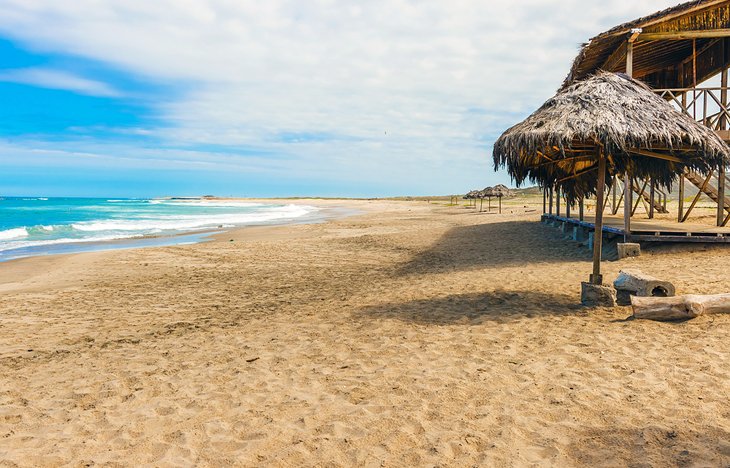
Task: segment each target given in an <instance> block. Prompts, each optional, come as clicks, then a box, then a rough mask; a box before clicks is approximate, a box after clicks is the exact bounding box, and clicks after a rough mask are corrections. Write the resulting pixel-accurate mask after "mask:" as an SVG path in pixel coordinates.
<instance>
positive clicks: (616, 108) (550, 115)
mask: <svg viewBox="0 0 730 468" xmlns="http://www.w3.org/2000/svg"><path fill="white" fill-rule="evenodd" d="M728 67H730V0H723V1H718V0H695V1H691V2H687V3H684V4H681V5H678V6H675V7H673V8H669V9H667V10H663V11H660V12H657V13H655V14H653V15H650V16H646V17H643V18H640V19H637V20H635V21H631V22H629V23H625V24H622V25H620V26H617V27H615V28H612V29H610V30H608V31H606V32H604V33H602V34H599V35H598V36H596V37H594V38H593V39H591V40H590V41H589V42H588V43H587V44H585V45H584V46H583V47H582V49H581V51H580V53H579V55H578V57H576V59H575V61H574V63H573V65H572V67H571V70H570V72H569V74H568V76H567V78H566V79H565V81H564V83H563V84H562V87H561V89H560V90H559V91H558V93H557V94H556V95H555V96H554V97H553V98H551V99H550V100H548V101H547V102H546V103H545V104H544V105H543V106H542V107H541V108H540V109H538V110H537V111H536V112H535V113H533V114H532V115H531V116H530V117H528V118H527V119H526V120H525V121H524V122H521V123H519V124H517V125H515V126H514V127H512V128H511V129H509V130H507V131H506V132H505V133H504V134H503V135H502V136H501V137H500V139H499V140H498V141H497V142H496V143H495V147H494V161H495V168H499V167H503V166H506V167H507V168H508V170H509V172H510V175H511V176H512V177H513V179H514V180H515V181H516V182H517V183H518V185H519V184H520V183H521V182H523V181H525V180H532V181H533V182H537V183H538V184H539V185H540V186H541V187H542V189H543V193H544V196H543V207H544V208H543V211H544V214H543V219H544V220H548V221H553V222H558V223H562V224H563V226H566V225H571V224H572V225H573V226H574V227H575V228H579V229H581V230H583V231H584V232H589V231H593V233H594V234H593V239H594V241H593V247H594V270H593V275H591V283H593V284H601V275H600V257H601V254H600V245H601V239H602V237H603V236H604V235H605V234H608V235H611V236H620V237H622V238H623V239H624V241H625V242H631V241H633V242H654V241H659V242H719V243H730V197H728V193H727V192H728V191H729V189H727V188H726V187H727V185H728V184H729V183H730V179H729V178H728V175H729V174H728V171H727V167H728V166H729V165H730V147H728V145H727V143H728V141H730V102H729V100H728ZM713 81H714V82H716V84H712V85H709V84H708V83H711V82H713ZM612 112H613V114H611V113H612ZM576 113H578V114H581V116H580V117H577V116H576ZM665 123H666V125H665ZM689 186H694V187H695V189H696V195H695V196H693V197H692V198H691V199H686V198H685V197H686V193H685V189H687V188H688V187H689ZM672 190H677V192H678V193H671V191H672ZM687 191H688V192H689V190H687ZM703 196H705V197H707V198H709V199H710V200H711V201H712V202H713V203H714V205H715V209H714V211H713V217H712V218H713V226H711V225H708V224H694V223H692V222H691V218H690V216H691V215H692V212H693V210H694V209H695V208H696V206H697V203H698V201H699V200H700V198H701V197H703ZM587 198H588V199H590V202H592V204H593V206H592V208H593V210H590V211H593V213H594V214H593V215H592V216H589V213H588V212H589V210H588V209H587V207H586V206H585V204H586V199H587ZM675 198H678V201H677V203H674V202H673V201H671V202H670V200H674V199H675ZM640 205H641V206H643V207H644V211H645V213H646V216H642V217H641V218H640V219H636V218H637V217H638V216H637V208H638V207H639V206H640ZM576 208H577V209H576ZM670 209H672V210H675V209H676V216H674V215H672V216H671V217H670V216H668V212H669V210H670ZM576 211H577V216H576ZM657 213H662V214H663V216H660V217H658V218H660V219H654V218H655V217H656V214H657ZM647 218H648V219H647ZM688 221H689V222H688ZM596 232H600V233H601V235H598V234H597V233H596ZM596 244H597V245H596Z"/></svg>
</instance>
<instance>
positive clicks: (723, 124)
mask: <svg viewBox="0 0 730 468" xmlns="http://www.w3.org/2000/svg"><path fill="white" fill-rule="evenodd" d="M724 43H725V42H724V41H723V44H724ZM720 102H721V103H722V109H721V110H720V130H727V68H725V69H724V70H723V71H722V73H720Z"/></svg>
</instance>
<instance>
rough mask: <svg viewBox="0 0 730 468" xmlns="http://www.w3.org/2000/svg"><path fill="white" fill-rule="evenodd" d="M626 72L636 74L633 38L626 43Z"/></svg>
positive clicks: (630, 74)
mask: <svg viewBox="0 0 730 468" xmlns="http://www.w3.org/2000/svg"><path fill="white" fill-rule="evenodd" d="M626 74H627V75H629V76H634V42H633V41H632V40H631V39H629V41H628V42H627V43H626Z"/></svg>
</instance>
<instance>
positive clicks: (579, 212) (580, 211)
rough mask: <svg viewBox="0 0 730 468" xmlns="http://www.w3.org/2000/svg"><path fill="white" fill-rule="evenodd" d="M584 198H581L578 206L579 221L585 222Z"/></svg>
mask: <svg viewBox="0 0 730 468" xmlns="http://www.w3.org/2000/svg"><path fill="white" fill-rule="evenodd" d="M583 202H584V200H583V197H580V204H579V205H578V219H579V220H581V221H583V209H584V208H583Z"/></svg>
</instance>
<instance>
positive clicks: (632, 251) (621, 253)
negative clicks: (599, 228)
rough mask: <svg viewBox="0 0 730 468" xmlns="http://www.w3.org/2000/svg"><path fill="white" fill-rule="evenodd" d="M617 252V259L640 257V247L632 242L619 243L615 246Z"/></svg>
mask: <svg viewBox="0 0 730 468" xmlns="http://www.w3.org/2000/svg"><path fill="white" fill-rule="evenodd" d="M616 249H617V250H618V259H619V260H621V259H624V258H627V257H639V256H640V255H641V245H639V244H636V243H633V242H619V243H618V244H616Z"/></svg>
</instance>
